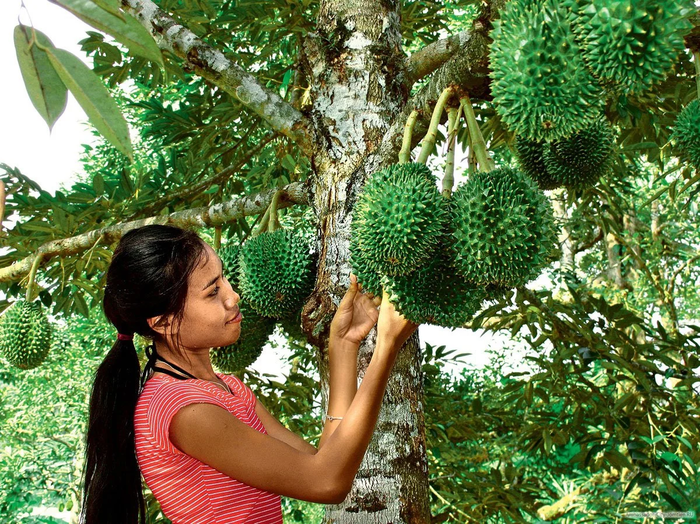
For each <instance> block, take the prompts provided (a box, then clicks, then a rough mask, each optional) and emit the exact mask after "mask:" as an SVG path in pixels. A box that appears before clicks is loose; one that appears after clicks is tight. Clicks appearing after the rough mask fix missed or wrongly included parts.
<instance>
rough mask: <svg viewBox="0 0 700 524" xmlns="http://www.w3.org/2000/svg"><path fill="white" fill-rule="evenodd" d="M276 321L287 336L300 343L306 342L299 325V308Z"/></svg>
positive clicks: (304, 334)
mask: <svg viewBox="0 0 700 524" xmlns="http://www.w3.org/2000/svg"><path fill="white" fill-rule="evenodd" d="M278 323H279V325H280V327H281V328H282V329H283V330H284V332H285V333H286V334H287V337H289V338H292V339H294V340H297V341H299V342H302V343H306V342H307V340H308V339H307V337H306V333H304V330H303V329H302V327H301V310H299V311H295V312H293V313H290V314H289V315H285V316H284V317H282V318H281V319H279V322H278Z"/></svg>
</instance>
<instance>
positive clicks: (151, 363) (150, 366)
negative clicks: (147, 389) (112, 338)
mask: <svg viewBox="0 0 700 524" xmlns="http://www.w3.org/2000/svg"><path fill="white" fill-rule="evenodd" d="M146 357H147V358H148V362H146V367H144V368H143V374H142V375H141V389H143V387H144V386H145V384H146V381H147V380H148V378H149V376H150V372H151V371H153V372H154V373H155V372H156V371H159V372H160V373H165V374H166V375H170V376H171V377H174V378H177V379H179V380H187V379H188V378H193V379H195V380H207V379H199V378H197V377H195V376H194V375H193V374H192V373H190V372H188V371H186V370H184V369H182V368H181V367H180V366H178V365H176V364H173V363H172V362H170V361H169V360H166V359H165V358H163V357H162V356H160V355H159V354H158V353H157V351H156V345H155V344H151V345H150V346H148V347H147V348H146ZM159 360H160V361H161V362H164V363H166V364H167V365H169V366H170V367H171V368H173V369H175V370H177V371H179V372H180V373H181V374H178V373H175V372H174V371H171V370H169V369H165V368H162V367H158V366H156V363H157V362H158V361H159ZM183 375H184V376H183ZM207 382H212V381H211V380H207ZM224 386H225V387H226V389H227V390H228V391H229V393H232V391H231V388H229V387H228V384H226V383H225V382H224Z"/></svg>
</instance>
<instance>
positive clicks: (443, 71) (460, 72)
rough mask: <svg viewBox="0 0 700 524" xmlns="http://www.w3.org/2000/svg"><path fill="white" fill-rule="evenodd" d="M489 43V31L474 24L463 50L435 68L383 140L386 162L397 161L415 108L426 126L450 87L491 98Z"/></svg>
mask: <svg viewBox="0 0 700 524" xmlns="http://www.w3.org/2000/svg"><path fill="white" fill-rule="evenodd" d="M478 28H480V29H478ZM488 44H489V39H488V34H487V32H486V30H485V29H484V27H483V25H481V23H480V22H478V21H477V22H476V23H475V25H474V27H473V28H472V29H471V30H470V31H467V32H466V33H465V36H464V43H463V45H462V46H461V48H460V49H461V51H460V52H458V53H457V54H454V55H453V56H452V57H451V58H450V59H449V60H447V61H446V62H444V63H443V64H442V65H441V66H440V67H439V68H438V69H437V70H435V72H434V73H433V76H432V78H431V79H430V82H429V83H428V84H427V85H426V86H425V87H423V89H421V90H420V91H418V92H417V93H416V94H415V95H413V96H412V97H411V98H410V99H409V100H408V102H407V103H406V105H405V106H404V108H403V111H402V112H401V114H399V115H397V118H396V119H395V120H394V123H393V125H392V126H391V127H390V128H389V130H388V131H387V132H386V134H385V135H384V137H383V139H382V144H381V150H380V158H382V162H383V163H385V164H389V163H392V162H395V159H396V156H397V154H398V151H399V150H400V148H401V140H402V138H403V127H404V124H405V123H406V119H407V118H408V115H410V114H411V111H413V110H414V109H415V110H417V111H419V112H420V114H419V117H418V123H419V125H421V124H422V126H423V127H424V128H425V126H427V122H428V120H429V119H430V115H431V114H432V110H431V109H430V108H431V106H432V105H433V104H434V103H435V101H436V100H437V99H438V98H439V97H440V94H441V93H442V92H443V90H444V89H445V88H446V87H448V86H451V85H456V86H459V87H460V89H462V90H463V91H466V92H468V93H469V95H470V96H471V97H472V98H475V99H482V100H483V99H485V98H489V96H490V95H489V78H488ZM418 140H420V133H416V134H415V136H414V141H415V143H417V142H418Z"/></svg>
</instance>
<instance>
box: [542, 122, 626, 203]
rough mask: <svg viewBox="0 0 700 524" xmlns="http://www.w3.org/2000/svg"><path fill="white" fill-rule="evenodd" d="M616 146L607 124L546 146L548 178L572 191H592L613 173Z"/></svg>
mask: <svg viewBox="0 0 700 524" xmlns="http://www.w3.org/2000/svg"><path fill="white" fill-rule="evenodd" d="M614 145H615V135H614V133H613V130H612V128H611V127H610V126H609V125H607V124H605V123H603V122H596V123H595V124H593V125H592V126H589V127H586V128H585V129H582V130H581V131H578V132H577V133H574V134H573V135H571V136H570V137H569V138H565V139H562V140H555V141H553V142H551V143H549V144H546V146H545V148H544V151H543V159H544V164H545V166H546V168H547V174H548V177H549V178H550V179H551V180H554V181H556V182H558V183H559V184H560V185H563V186H566V187H569V188H577V189H582V188H586V187H590V186H592V185H593V184H595V183H596V182H597V181H598V179H599V178H600V177H601V176H604V175H606V174H607V173H608V172H609V171H610V169H611V167H612V160H613V147H614ZM540 187H542V185H541V184H540Z"/></svg>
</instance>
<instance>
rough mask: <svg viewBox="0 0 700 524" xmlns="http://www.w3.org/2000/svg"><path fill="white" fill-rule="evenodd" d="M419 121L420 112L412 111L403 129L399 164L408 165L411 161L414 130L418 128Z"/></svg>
mask: <svg viewBox="0 0 700 524" xmlns="http://www.w3.org/2000/svg"><path fill="white" fill-rule="evenodd" d="M416 120H418V111H416V110H415V109H414V110H413V111H411V114H410V115H408V118H407V119H406V125H404V127H403V142H401V151H400V152H399V164H406V163H408V162H410V161H411V141H412V140H413V128H414V127H416Z"/></svg>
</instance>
